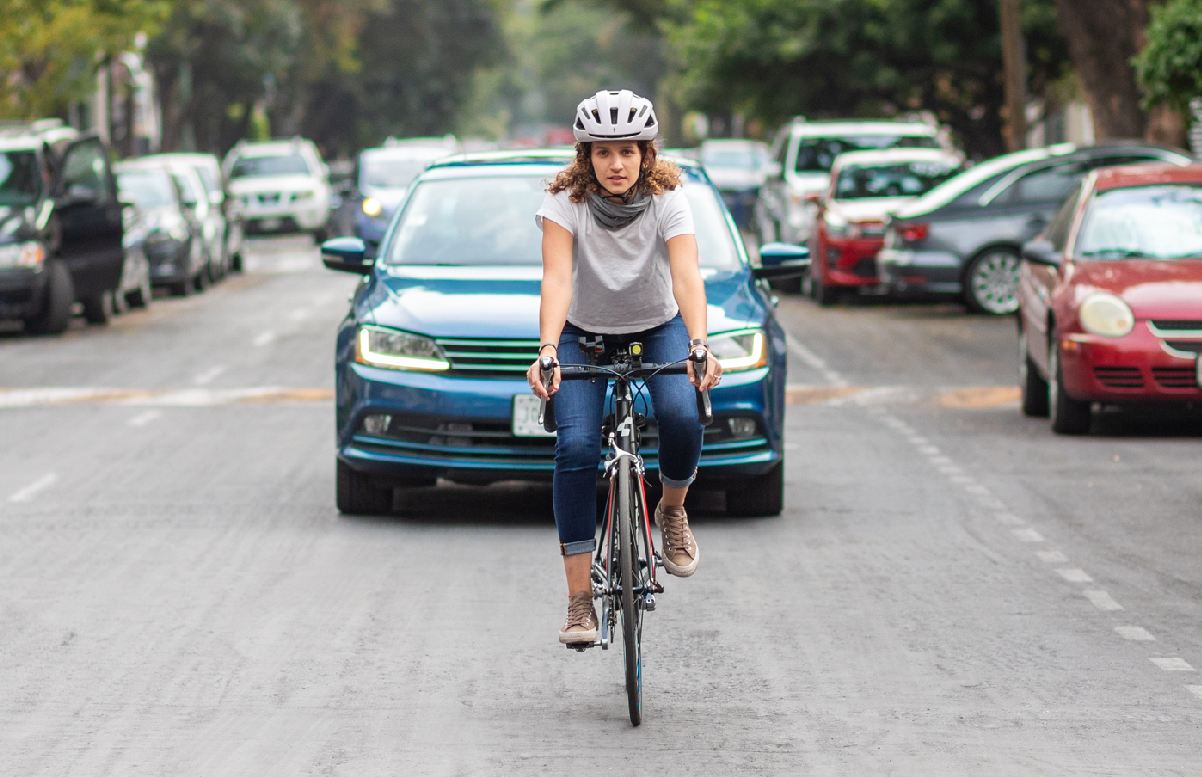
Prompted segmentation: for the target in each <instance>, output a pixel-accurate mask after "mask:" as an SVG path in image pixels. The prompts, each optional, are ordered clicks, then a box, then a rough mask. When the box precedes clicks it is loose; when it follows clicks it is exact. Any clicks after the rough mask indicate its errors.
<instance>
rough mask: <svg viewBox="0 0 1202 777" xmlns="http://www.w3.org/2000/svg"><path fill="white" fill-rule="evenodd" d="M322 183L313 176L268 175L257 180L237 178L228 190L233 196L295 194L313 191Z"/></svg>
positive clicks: (231, 182) (256, 178)
mask: <svg viewBox="0 0 1202 777" xmlns="http://www.w3.org/2000/svg"><path fill="white" fill-rule="evenodd" d="M320 185H321V183H320V182H319V181H318V180H317V179H316V178H314V177H313V176H311V175H267V176H257V177H255V178H235V179H234V180H232V181H230V182H229V185H228V188H229V190H230V193H232V194H251V193H254V192H295V191H311V190H313V189H315V188H317V187H318V186H320Z"/></svg>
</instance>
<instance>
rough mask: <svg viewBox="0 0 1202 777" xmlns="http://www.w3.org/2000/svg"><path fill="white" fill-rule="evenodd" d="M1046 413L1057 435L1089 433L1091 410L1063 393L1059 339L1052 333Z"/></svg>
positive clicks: (1086, 404)
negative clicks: (1050, 417)
mask: <svg viewBox="0 0 1202 777" xmlns="http://www.w3.org/2000/svg"><path fill="white" fill-rule="evenodd" d="M1048 376H1049V377H1050V378H1051V380H1049V381H1048V411H1049V414H1050V415H1051V416H1052V431H1054V432H1056V433H1057V434H1085V433H1086V432H1088V431H1089V422H1090V418H1091V415H1092V413H1091V408H1090V403H1089V402H1082V401H1081V400H1079V399H1073V398H1072V397H1070V396H1069V395H1068V394H1067V393H1065V391H1064V369H1063V367H1062V366H1061V364H1060V338H1059V337H1058V336H1057V335H1056V333H1055V332H1053V333H1052V342H1051V345H1050V346H1048Z"/></svg>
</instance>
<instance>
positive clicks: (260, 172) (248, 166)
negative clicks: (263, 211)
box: [230, 154, 310, 178]
mask: <svg viewBox="0 0 1202 777" xmlns="http://www.w3.org/2000/svg"><path fill="white" fill-rule="evenodd" d="M309 174H310V173H309V165H308V164H306V163H305V158H304V157H303V156H301V155H300V154H278V155H274V156H244V157H239V158H238V159H237V160H236V161H235V162H234V167H233V169H231V170H230V178H266V177H268V176H273V175H309Z"/></svg>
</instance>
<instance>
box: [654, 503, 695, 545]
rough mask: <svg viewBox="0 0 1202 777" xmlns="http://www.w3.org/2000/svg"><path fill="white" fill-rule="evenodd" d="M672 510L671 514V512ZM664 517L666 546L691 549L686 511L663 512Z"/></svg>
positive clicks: (661, 512) (677, 509) (667, 510)
mask: <svg viewBox="0 0 1202 777" xmlns="http://www.w3.org/2000/svg"><path fill="white" fill-rule="evenodd" d="M669 510H671V512H669ZM660 515H661V516H662V517H663V526H662V528H663V531H664V544H665V545H667V546H668V547H670V548H683V549H685V550H687V549H688V548H689V545H690V543H689V531H688V524H687V523H685V520H686V515H685V511H684V510H681V509H679V508H667V509H666V510H661V511H660Z"/></svg>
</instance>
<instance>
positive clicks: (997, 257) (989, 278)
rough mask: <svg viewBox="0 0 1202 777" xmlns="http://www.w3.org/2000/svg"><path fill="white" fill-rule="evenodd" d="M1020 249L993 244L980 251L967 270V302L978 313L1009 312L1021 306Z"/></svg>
mask: <svg viewBox="0 0 1202 777" xmlns="http://www.w3.org/2000/svg"><path fill="white" fill-rule="evenodd" d="M1018 266H1019V258H1018V252H1016V251H1015V250H1014V249H1012V248H991V249H989V250H987V251H984V252H982V253H980V254H978V255H977V256H976V257H975V258H974V259H973V260H972V261H971V262H969V264H968V270H967V271H966V272H965V273H964V302H965V304H966V305H968V308H969V309H970V310H972V311H973V312H976V313H988V314H990V315H994V316H1007V315H1010V314H1011V313H1013V312H1015V311H1016V310H1018Z"/></svg>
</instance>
